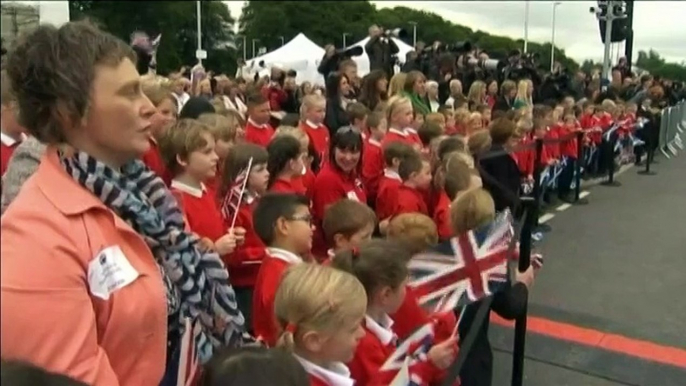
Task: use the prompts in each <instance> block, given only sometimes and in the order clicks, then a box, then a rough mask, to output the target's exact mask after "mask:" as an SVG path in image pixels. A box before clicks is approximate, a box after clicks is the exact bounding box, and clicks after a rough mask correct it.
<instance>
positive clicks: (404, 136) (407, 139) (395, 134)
mask: <svg viewBox="0 0 686 386" xmlns="http://www.w3.org/2000/svg"><path fill="white" fill-rule="evenodd" d="M391 142H402V143H406V144H408V145H410V146H412V147H414V148H415V149H417V150H421V148H422V141H421V139H419V136H418V135H417V134H415V133H412V132H411V131H410V129H404V130H398V129H388V132H387V133H386V136H385V137H384V138H383V141H382V142H381V146H382V147H383V146H386V144H388V143H391Z"/></svg>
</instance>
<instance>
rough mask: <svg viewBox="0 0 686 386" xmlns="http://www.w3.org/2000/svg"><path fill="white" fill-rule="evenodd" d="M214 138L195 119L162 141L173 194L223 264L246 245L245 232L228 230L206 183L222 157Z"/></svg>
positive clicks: (194, 229) (192, 226) (173, 129)
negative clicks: (243, 241) (230, 255)
mask: <svg viewBox="0 0 686 386" xmlns="http://www.w3.org/2000/svg"><path fill="white" fill-rule="evenodd" d="M214 147H215V142H214V137H213V136H212V134H211V133H210V131H209V129H208V128H207V126H205V125H203V124H201V123H199V122H198V121H196V120H193V119H182V120H180V121H178V122H177V123H175V124H174V125H173V126H172V127H170V128H168V129H167V130H166V132H165V133H164V135H163V136H162V137H161V138H160V152H161V155H162V159H163V160H164V162H165V167H166V169H167V170H169V172H170V173H171V175H172V176H173V179H172V181H171V190H172V192H173V193H174V195H175V196H176V197H177V200H178V201H179V204H180V206H181V208H182V210H183V213H184V216H185V218H186V222H187V225H188V227H189V228H190V230H191V231H192V232H194V233H196V234H197V235H198V236H199V237H200V238H202V239H206V240H209V243H207V242H206V244H207V245H209V246H211V247H212V249H214V250H215V251H217V253H219V255H220V256H222V260H224V261H226V260H227V258H226V257H227V256H228V255H229V254H230V253H232V252H233V251H234V249H235V248H236V244H237V243H238V242H241V241H242V238H243V234H244V233H245V231H244V230H243V229H229V230H227V229H226V228H225V227H224V222H223V221H222V217H221V214H220V213H219V209H218V208H217V205H216V201H215V195H214V192H213V191H211V190H209V189H207V188H206V187H205V185H204V183H203V181H205V180H206V179H208V178H212V177H214V175H215V173H216V171H217V161H218V159H219V157H217V154H216V153H215V152H214Z"/></svg>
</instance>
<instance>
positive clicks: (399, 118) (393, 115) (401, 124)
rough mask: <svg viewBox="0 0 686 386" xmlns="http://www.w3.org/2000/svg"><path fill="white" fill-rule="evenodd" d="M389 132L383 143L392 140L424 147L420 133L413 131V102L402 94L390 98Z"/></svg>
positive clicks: (418, 147) (388, 111)
mask: <svg viewBox="0 0 686 386" xmlns="http://www.w3.org/2000/svg"><path fill="white" fill-rule="evenodd" d="M387 114H388V132H387V133H386V136H385V137H384V139H383V142H382V145H383V146H385V145H386V144H387V143H390V142H403V143H406V144H408V145H410V146H412V147H414V148H415V149H417V150H420V149H421V148H422V140H421V139H420V138H419V135H417V134H416V133H413V132H412V124H413V122H414V115H413V110H412V102H411V101H410V99H408V98H405V97H402V96H394V97H392V98H391V99H389V100H388V109H387Z"/></svg>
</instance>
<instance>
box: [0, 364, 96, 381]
mask: <svg viewBox="0 0 686 386" xmlns="http://www.w3.org/2000/svg"><path fill="white" fill-rule="evenodd" d="M0 369H1V370H0V383H1V384H3V385H12V386H34V385H41V386H86V384H85V383H83V382H79V381H77V380H74V379H72V378H69V377H67V376H66V375H62V374H55V373H51V372H48V371H47V370H44V369H42V368H40V367H38V366H35V365H32V364H29V363H23V362H17V361H6V360H3V361H2V366H0Z"/></svg>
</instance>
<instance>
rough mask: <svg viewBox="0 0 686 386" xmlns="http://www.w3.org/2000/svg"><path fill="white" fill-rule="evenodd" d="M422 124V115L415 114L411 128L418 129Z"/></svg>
mask: <svg viewBox="0 0 686 386" xmlns="http://www.w3.org/2000/svg"><path fill="white" fill-rule="evenodd" d="M423 124H424V116H423V115H422V114H417V115H416V116H415V117H414V120H413V121H412V128H413V129H415V130H418V129H419V128H420V127H422V125H423Z"/></svg>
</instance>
